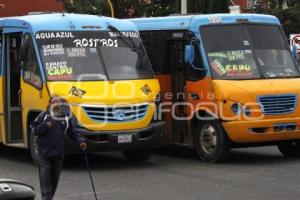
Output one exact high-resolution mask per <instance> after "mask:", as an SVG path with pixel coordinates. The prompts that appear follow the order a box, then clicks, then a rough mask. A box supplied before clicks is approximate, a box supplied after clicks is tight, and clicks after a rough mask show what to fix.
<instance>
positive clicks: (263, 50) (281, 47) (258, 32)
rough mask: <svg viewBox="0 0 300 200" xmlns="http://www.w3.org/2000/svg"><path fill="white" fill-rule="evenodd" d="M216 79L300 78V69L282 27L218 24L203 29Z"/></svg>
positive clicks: (204, 41)
mask: <svg viewBox="0 0 300 200" xmlns="http://www.w3.org/2000/svg"><path fill="white" fill-rule="evenodd" d="M201 33H202V37H203V43H204V45H205V49H206V52H207V55H208V59H209V63H210V66H211V72H212V76H213V78H215V79H259V78H288V77H298V76H299V75H300V74H299V70H298V68H297V66H296V63H295V62H294V60H293V57H292V55H291V52H290V50H289V46H288V44H287V42H286V41H285V37H284V35H283V33H282V31H281V29H280V27H279V26H276V25H260V24H239V25H218V26H206V27H202V28H201Z"/></svg>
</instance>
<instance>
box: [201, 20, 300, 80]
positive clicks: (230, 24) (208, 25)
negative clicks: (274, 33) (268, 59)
mask: <svg viewBox="0 0 300 200" xmlns="http://www.w3.org/2000/svg"><path fill="white" fill-rule="evenodd" d="M243 24H253V25H266V26H276V27H277V28H279V30H280V32H281V33H282V34H283V36H284V37H285V45H287V47H289V44H288V41H287V39H286V35H285V33H284V31H283V29H282V27H281V26H280V25H279V24H275V23H265V22H261V23H260V22H250V21H249V22H240V23H226V24H205V25H200V26H199V28H198V30H199V34H200V36H199V37H200V38H201V41H202V42H201V45H202V47H203V50H204V53H205V58H206V61H207V63H208V68H209V69H208V70H209V72H210V74H211V77H212V79H215V77H214V75H213V73H212V67H211V64H210V62H209V57H208V53H207V51H206V48H205V41H204V40H203V37H202V32H201V29H202V28H204V27H210V26H236V25H243ZM246 34H247V37H249V40H250V42H251V41H252V38H251V37H250V36H249V34H250V33H249V32H248V31H246ZM250 47H251V50H252V51H253V54H254V55H255V54H256V51H255V49H254V47H253V45H252V42H251V45H250ZM254 60H255V63H256V65H257V66H258V70H259V72H260V78H248V79H247V78H243V79H216V80H235V81H241V80H262V79H281V78H283V77H274V78H273V77H269V78H266V77H264V76H263V75H262V74H261V67H260V65H259V62H258V59H257V57H256V56H254ZM293 62H294V64H295V66H296V68H297V70H298V71H299V73H300V69H299V67H297V66H298V65H297V63H296V61H295V59H293ZM287 78H295V77H294V76H291V77H287ZM298 78H299V77H298Z"/></svg>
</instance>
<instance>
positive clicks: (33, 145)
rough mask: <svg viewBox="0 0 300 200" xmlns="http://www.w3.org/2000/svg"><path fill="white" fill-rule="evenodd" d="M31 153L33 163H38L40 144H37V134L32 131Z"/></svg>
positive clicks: (30, 137)
mask: <svg viewBox="0 0 300 200" xmlns="http://www.w3.org/2000/svg"><path fill="white" fill-rule="evenodd" d="M29 139H30V141H29V142H30V154H31V158H32V161H33V163H34V164H35V165H36V166H37V165H38V145H37V136H35V135H34V134H33V133H32V132H30V136H29Z"/></svg>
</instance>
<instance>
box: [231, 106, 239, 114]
mask: <svg viewBox="0 0 300 200" xmlns="http://www.w3.org/2000/svg"><path fill="white" fill-rule="evenodd" d="M231 111H232V112H233V113H234V114H236V115H239V114H240V113H241V105H240V104H239V103H233V104H232V105H231Z"/></svg>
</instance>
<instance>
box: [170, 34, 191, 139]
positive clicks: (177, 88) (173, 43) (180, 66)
mask: <svg viewBox="0 0 300 200" xmlns="http://www.w3.org/2000/svg"><path fill="white" fill-rule="evenodd" d="M184 45H185V40H173V39H172V40H168V43H167V46H168V47H167V50H168V65H169V69H170V73H171V77H172V79H171V85H172V86H171V90H172V91H171V92H172V94H173V95H172V97H173V99H172V103H173V106H175V107H174V109H175V112H173V115H174V114H175V115H176V116H173V117H172V119H173V120H172V140H173V141H175V142H177V143H182V142H183V140H184V136H185V134H186V130H187V126H186V124H187V122H186V120H182V119H179V118H184V117H185V116H186V114H185V106H184V102H185V99H186V98H185V97H186V91H185V90H186V72H185V67H184Z"/></svg>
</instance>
